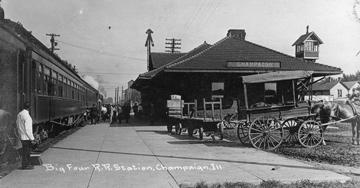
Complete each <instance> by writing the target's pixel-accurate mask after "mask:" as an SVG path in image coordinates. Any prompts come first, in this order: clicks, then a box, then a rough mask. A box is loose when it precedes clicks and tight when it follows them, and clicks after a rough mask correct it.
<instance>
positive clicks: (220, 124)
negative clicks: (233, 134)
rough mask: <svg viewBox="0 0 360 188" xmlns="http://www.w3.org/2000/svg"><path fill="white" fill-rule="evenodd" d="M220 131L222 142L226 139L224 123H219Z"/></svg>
mask: <svg viewBox="0 0 360 188" xmlns="http://www.w3.org/2000/svg"><path fill="white" fill-rule="evenodd" d="M218 130H219V134H220V135H219V138H220V140H223V139H224V122H220V123H218Z"/></svg>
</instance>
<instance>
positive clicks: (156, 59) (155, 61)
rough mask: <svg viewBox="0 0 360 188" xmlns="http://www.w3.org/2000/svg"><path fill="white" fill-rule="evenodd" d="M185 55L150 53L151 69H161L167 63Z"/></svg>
mask: <svg viewBox="0 0 360 188" xmlns="http://www.w3.org/2000/svg"><path fill="white" fill-rule="evenodd" d="M184 54H186V53H165V52H152V53H151V62H152V65H153V68H155V69H157V68H159V67H162V66H164V65H166V64H168V63H169V62H172V61H174V60H175V59H177V58H179V57H181V56H183V55H184Z"/></svg>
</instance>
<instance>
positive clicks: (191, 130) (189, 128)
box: [187, 127, 194, 137]
mask: <svg viewBox="0 0 360 188" xmlns="http://www.w3.org/2000/svg"><path fill="white" fill-rule="evenodd" d="M187 130H188V135H189V136H190V137H192V135H193V132H194V128H192V127H188V128H187Z"/></svg>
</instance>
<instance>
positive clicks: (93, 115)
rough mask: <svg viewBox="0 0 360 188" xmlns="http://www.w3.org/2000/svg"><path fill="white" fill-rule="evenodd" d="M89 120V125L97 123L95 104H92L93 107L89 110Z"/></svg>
mask: <svg viewBox="0 0 360 188" xmlns="http://www.w3.org/2000/svg"><path fill="white" fill-rule="evenodd" d="M90 118H91V124H93V123H94V124H96V123H97V118H98V108H97V107H96V105H95V104H93V106H92V107H91V109H90Z"/></svg>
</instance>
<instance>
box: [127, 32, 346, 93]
mask: <svg viewBox="0 0 360 188" xmlns="http://www.w3.org/2000/svg"><path fill="white" fill-rule="evenodd" d="M298 70H302V71H313V72H314V73H313V76H314V77H317V76H325V75H336V74H341V73H342V70H341V69H340V68H337V67H332V66H328V65H324V64H319V63H314V62H307V61H303V60H302V59H298V58H295V57H293V56H290V55H287V54H284V53H281V52H278V51H275V50H273V49H270V48H267V47H264V46H261V45H258V44H255V43H252V42H249V41H246V40H245V39H242V38H238V37H236V36H232V35H228V36H227V37H225V38H223V39H221V40H220V41H218V42H217V43H215V44H213V45H210V44H207V43H204V44H202V45H200V46H198V47H197V48H195V49H194V50H192V51H190V52H188V53H185V54H184V55H182V56H181V57H179V58H177V59H175V60H173V61H171V62H169V63H167V64H165V65H163V66H161V67H159V68H157V69H155V70H152V71H149V72H146V73H144V74H141V75H139V77H138V78H137V81H139V80H141V79H152V78H154V77H156V76H159V75H161V74H163V73H165V72H187V73H189V72H207V73H243V74H255V73H265V72H273V71H298ZM137 81H135V82H137ZM134 86H136V84H135V85H134Z"/></svg>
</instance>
